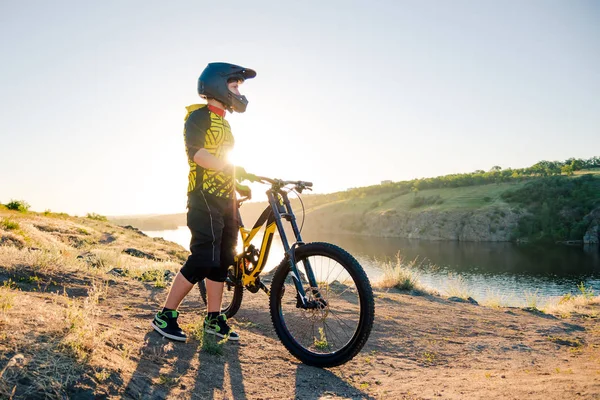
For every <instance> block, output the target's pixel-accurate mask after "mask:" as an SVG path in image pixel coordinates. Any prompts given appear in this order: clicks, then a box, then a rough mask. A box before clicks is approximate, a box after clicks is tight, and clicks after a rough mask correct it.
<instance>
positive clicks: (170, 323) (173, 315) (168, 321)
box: [151, 310, 187, 342]
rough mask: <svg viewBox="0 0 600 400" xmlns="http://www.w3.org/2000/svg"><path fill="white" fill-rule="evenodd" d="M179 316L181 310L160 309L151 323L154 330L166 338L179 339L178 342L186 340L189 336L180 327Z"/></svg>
mask: <svg viewBox="0 0 600 400" xmlns="http://www.w3.org/2000/svg"><path fill="white" fill-rule="evenodd" d="M177 317H179V311H175V310H172V311H165V312H164V313H163V312H162V311H159V312H157V313H156V315H155V316H154V320H153V321H152V323H151V325H152V327H153V328H154V330H155V331H156V332H158V333H160V334H161V335H163V336H164V337H166V338H169V339H173V340H177V341H178V342H185V340H186V339H187V336H185V333H183V331H182V330H181V328H180V327H179V324H178V323H177Z"/></svg>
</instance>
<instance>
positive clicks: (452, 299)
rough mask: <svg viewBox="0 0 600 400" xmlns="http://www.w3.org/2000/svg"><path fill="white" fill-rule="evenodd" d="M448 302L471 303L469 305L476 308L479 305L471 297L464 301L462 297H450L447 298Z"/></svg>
mask: <svg viewBox="0 0 600 400" xmlns="http://www.w3.org/2000/svg"><path fill="white" fill-rule="evenodd" d="M448 300H450V301H455V302H457V303H471V304H473V305H476V306H478V305H479V303H478V302H477V300H475V299H474V298H472V297H468V298H466V299H463V298H462V297H456V296H452V297H448Z"/></svg>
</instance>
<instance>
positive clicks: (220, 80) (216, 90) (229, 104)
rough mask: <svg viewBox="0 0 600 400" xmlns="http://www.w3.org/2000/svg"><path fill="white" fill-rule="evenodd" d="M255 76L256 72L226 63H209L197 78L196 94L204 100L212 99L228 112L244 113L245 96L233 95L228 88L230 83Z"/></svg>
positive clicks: (246, 102)
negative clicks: (221, 104)
mask: <svg viewBox="0 0 600 400" xmlns="http://www.w3.org/2000/svg"><path fill="white" fill-rule="evenodd" d="M255 76H256V71H254V70H252V69H249V68H244V67H240V66H239V65H233V64H228V63H222V62H218V63H210V64H208V65H207V66H206V68H204V71H202V74H201V75H200V78H198V94H199V95H200V96H201V97H204V98H213V99H216V100H218V101H220V102H221V103H223V105H225V107H226V108H227V110H228V111H235V112H238V113H243V112H244V111H246V106H247V105H248V99H246V96H242V95H238V94H236V93H233V92H232V91H231V90H229V88H228V84H229V82H231V81H240V82H243V81H245V80H246V79H251V78H254V77H255Z"/></svg>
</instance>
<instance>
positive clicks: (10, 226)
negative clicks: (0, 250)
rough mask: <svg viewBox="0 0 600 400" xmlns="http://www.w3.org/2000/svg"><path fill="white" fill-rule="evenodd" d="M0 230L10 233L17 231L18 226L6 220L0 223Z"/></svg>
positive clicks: (16, 223)
mask: <svg viewBox="0 0 600 400" xmlns="http://www.w3.org/2000/svg"><path fill="white" fill-rule="evenodd" d="M0 228H2V229H4V230H5V231H12V230H15V229H19V228H20V226H19V223H18V222H15V221H11V220H10V219H8V218H7V219H3V220H2V221H0Z"/></svg>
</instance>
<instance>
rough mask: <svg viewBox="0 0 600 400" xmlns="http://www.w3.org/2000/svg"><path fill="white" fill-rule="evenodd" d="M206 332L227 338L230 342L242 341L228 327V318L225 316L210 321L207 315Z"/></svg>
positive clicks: (205, 320) (221, 315) (205, 319)
mask: <svg viewBox="0 0 600 400" xmlns="http://www.w3.org/2000/svg"><path fill="white" fill-rule="evenodd" d="M204 332H206V333H210V334H211V335H215V336H218V337H220V338H227V339H228V340H240V335H238V334H237V333H236V332H234V331H233V330H232V329H231V327H230V326H229V325H227V317H226V316H225V314H219V316H217V318H213V319H209V318H208V315H207V316H206V318H204Z"/></svg>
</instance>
